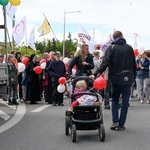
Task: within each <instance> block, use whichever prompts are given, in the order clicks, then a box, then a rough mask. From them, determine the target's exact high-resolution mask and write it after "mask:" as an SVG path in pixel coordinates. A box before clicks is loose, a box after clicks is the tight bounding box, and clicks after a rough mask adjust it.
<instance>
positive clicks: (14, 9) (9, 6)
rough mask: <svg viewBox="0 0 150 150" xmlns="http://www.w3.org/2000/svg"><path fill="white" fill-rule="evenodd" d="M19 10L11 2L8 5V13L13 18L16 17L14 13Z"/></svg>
mask: <svg viewBox="0 0 150 150" xmlns="http://www.w3.org/2000/svg"><path fill="white" fill-rule="evenodd" d="M16 11H17V7H16V6H13V5H12V4H11V3H8V4H7V5H6V14H7V15H8V16H9V17H10V18H11V19H14V15H15V13H16Z"/></svg>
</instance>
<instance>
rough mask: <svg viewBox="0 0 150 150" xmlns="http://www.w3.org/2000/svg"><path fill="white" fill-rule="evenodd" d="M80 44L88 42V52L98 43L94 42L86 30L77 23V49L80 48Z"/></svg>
mask: <svg viewBox="0 0 150 150" xmlns="http://www.w3.org/2000/svg"><path fill="white" fill-rule="evenodd" d="M82 44H88V45H89V51H90V52H92V51H93V50H94V49H95V46H96V45H98V43H97V42H95V41H94V40H93V39H92V38H91V36H90V35H89V34H88V32H87V31H86V30H85V29H84V28H83V27H82V26H81V25H80V24H79V31H78V44H77V50H79V49H80V46H81V45H82Z"/></svg>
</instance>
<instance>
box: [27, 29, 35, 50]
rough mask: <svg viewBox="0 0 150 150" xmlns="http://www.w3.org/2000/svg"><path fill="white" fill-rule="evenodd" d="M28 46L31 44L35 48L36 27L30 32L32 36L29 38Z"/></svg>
mask: <svg viewBox="0 0 150 150" xmlns="http://www.w3.org/2000/svg"><path fill="white" fill-rule="evenodd" d="M28 46H30V47H31V48H32V49H33V50H35V32H34V28H33V29H32V30H31V32H30V36H29V39H28Z"/></svg>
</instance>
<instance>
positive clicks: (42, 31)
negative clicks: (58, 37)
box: [38, 17, 50, 36]
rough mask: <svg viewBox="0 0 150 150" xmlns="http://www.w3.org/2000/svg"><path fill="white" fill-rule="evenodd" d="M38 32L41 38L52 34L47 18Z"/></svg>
mask: <svg viewBox="0 0 150 150" xmlns="http://www.w3.org/2000/svg"><path fill="white" fill-rule="evenodd" d="M38 32H39V33H40V36H43V35H45V34H47V33H49V32H50V24H49V22H48V20H47V19H46V17H45V18H44V21H43V23H42V25H41V26H40V27H39V28H38Z"/></svg>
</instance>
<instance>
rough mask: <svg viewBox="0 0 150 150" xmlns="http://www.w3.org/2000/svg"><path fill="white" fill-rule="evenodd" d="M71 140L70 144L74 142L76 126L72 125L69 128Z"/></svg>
mask: <svg viewBox="0 0 150 150" xmlns="http://www.w3.org/2000/svg"><path fill="white" fill-rule="evenodd" d="M71 138H72V142H76V126H75V125H74V124H73V125H72V128H71Z"/></svg>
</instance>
